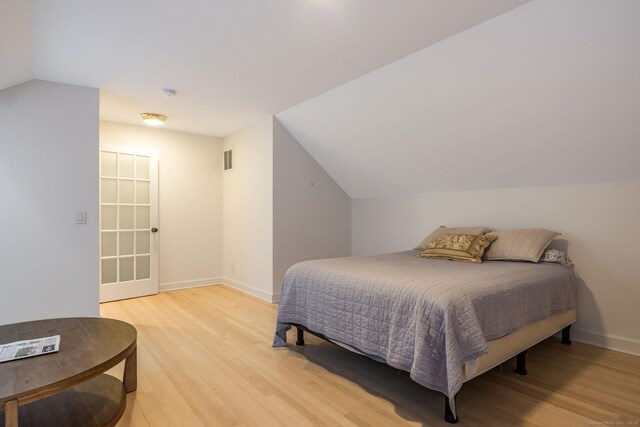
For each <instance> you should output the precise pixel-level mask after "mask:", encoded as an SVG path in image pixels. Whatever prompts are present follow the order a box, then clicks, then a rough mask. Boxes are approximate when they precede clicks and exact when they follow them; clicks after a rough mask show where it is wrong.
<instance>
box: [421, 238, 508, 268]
mask: <svg viewBox="0 0 640 427" xmlns="http://www.w3.org/2000/svg"><path fill="white" fill-rule="evenodd" d="M494 240H496V237H495V236H490V235H481V234H480V235H477V234H441V235H440V236H438V237H437V238H435V239H434V240H432V241H431V242H430V243H429V244H428V245H427V248H426V249H425V250H424V251H422V252H421V253H420V255H418V256H420V257H424V258H435V259H450V260H454V261H464V262H474V263H477V264H480V263H482V254H483V253H484V250H485V249H486V248H488V247H489V245H490V244H491V243H492V242H493V241H494Z"/></svg>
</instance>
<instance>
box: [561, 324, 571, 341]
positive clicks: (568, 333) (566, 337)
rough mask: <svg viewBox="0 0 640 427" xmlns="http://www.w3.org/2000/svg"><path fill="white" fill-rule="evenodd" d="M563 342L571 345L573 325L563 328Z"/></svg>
mask: <svg viewBox="0 0 640 427" xmlns="http://www.w3.org/2000/svg"><path fill="white" fill-rule="evenodd" d="M562 344H564V345H571V325H569V326H567V327H566V328H563V329H562Z"/></svg>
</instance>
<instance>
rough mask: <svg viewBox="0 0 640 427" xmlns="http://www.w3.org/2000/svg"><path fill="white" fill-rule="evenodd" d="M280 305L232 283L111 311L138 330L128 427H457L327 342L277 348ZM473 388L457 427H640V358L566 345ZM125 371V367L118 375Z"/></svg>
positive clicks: (408, 389) (373, 366)
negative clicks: (274, 345) (524, 371)
mask: <svg viewBox="0 0 640 427" xmlns="http://www.w3.org/2000/svg"><path fill="white" fill-rule="evenodd" d="M276 310H277V305H271V304H268V303H266V302H263V301H260V300H259V299H256V298H253V297H251V296H248V295H245V294H243V293H241V292H238V291H236V290H233V289H230V288H227V287H225V286H209V287H202V288H195V289H185V290H179V291H171V292H163V293H161V294H159V295H156V296H151V297H145V298H137V299H131V300H125V301H118V302H113V303H108V304H102V305H101V312H102V315H103V316H104V317H110V318H115V319H121V320H124V321H127V322H130V323H132V324H133V325H134V326H135V327H136V328H137V329H138V390H137V391H136V392H134V393H131V394H129V395H128V402H127V410H126V412H125V414H124V416H123V418H122V419H121V421H120V422H119V424H118V426H189V427H191V426H271V425H284V426H306V425H334V426H335V425H350V426H366V425H371V426H396V425H397V426H401V425H423V426H448V425H450V424H447V423H445V422H444V421H443V420H442V416H443V397H442V395H440V394H439V393H436V392H433V391H430V390H427V389H425V388H423V387H421V386H419V385H418V384H416V383H414V382H413V381H411V379H409V377H408V376H406V375H403V374H400V373H398V372H397V371H396V370H394V369H392V368H390V367H388V366H386V365H382V364H379V363H376V362H374V361H371V360H369V359H367V358H365V357H362V356H358V355H355V354H352V353H350V352H348V351H346V350H344V349H341V348H339V347H337V346H335V345H332V344H329V343H326V342H324V341H322V340H320V339H318V338H316V337H313V336H310V335H309V334H306V335H305V338H306V342H307V345H306V346H305V347H300V348H298V347H296V346H295V344H293V342H294V341H295V337H294V331H290V335H289V337H288V341H289V345H288V346H287V347H286V348H272V347H271V342H272V340H273V332H274V326H275V319H276ZM527 359H528V360H527V368H528V370H529V375H527V376H519V375H517V374H515V373H514V372H513V369H514V367H515V362H514V361H513V360H512V361H509V362H508V363H505V364H504V365H503V366H502V370H500V369H498V368H496V369H494V370H493V371H490V372H488V373H486V374H484V375H481V376H480V377H478V378H476V379H473V380H471V381H470V382H468V383H466V384H465V385H464V386H463V388H462V390H461V391H460V393H459V394H458V400H457V404H458V415H459V417H460V423H459V424H458V425H461V426H462V425H477V426H502V425H504V426H536V425H537V426H574V425H575V426H596V425H604V426H611V425H615V426H622V425H623V426H640V357H635V356H630V355H627V354H623V353H618V352H614V351H609V350H604V349H601V348H598V347H593V346H589V345H585V344H580V343H576V342H574V343H573V345H571V346H564V345H561V344H560V343H559V342H558V341H556V340H555V339H549V340H546V341H544V342H542V343H540V344H538V345H537V346H535V347H534V348H532V349H531V350H530V351H529V353H528V357H527ZM114 372H116V371H114Z"/></svg>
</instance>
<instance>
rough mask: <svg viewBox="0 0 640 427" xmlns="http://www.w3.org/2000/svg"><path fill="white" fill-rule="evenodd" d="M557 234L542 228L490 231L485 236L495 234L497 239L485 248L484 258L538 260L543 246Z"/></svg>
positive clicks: (492, 259) (491, 259) (557, 234)
mask: <svg viewBox="0 0 640 427" xmlns="http://www.w3.org/2000/svg"><path fill="white" fill-rule="evenodd" d="M559 235H560V233H556V232H555V231H550V230H545V229H543V228H525V229H519V230H496V231H492V232H491V233H489V234H487V236H495V237H496V238H497V240H496V241H495V243H493V244H492V245H491V247H490V248H489V249H488V250H487V252H486V254H485V259H487V260H490V261H498V260H505V261H531V262H538V261H539V260H540V256H541V255H542V252H544V250H545V248H546V247H547V246H548V245H549V243H551V241H552V240H553V239H555V238H556V237H557V236H559Z"/></svg>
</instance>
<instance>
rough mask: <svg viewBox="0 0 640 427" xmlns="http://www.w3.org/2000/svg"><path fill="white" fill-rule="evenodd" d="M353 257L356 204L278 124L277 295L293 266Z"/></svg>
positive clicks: (275, 158)
mask: <svg viewBox="0 0 640 427" xmlns="http://www.w3.org/2000/svg"><path fill="white" fill-rule="evenodd" d="M350 253H351V199H350V198H349V196H347V194H346V193H345V192H344V191H342V189H341V188H340V187H339V186H338V184H336V182H335V181H334V180H333V178H331V177H330V176H329V175H328V174H327V173H326V172H325V171H324V169H322V168H321V167H320V165H319V164H318V163H317V162H316V161H315V160H314V159H313V157H311V156H310V155H309V153H307V152H306V150H305V149H304V148H302V146H301V145H300V144H299V143H298V141H296V140H295V138H294V137H293V136H291V134H290V133H289V132H288V131H287V130H286V129H285V128H284V126H282V125H281V124H280V122H279V121H278V120H277V119H275V118H274V124H273V288H274V294H275V295H276V296H277V295H279V294H280V289H281V287H282V278H283V277H284V273H285V272H286V271H287V269H288V268H289V267H291V266H292V265H293V264H295V263H297V262H299V261H304V260H309V259H319V258H334V257H340V256H348V255H350Z"/></svg>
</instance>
